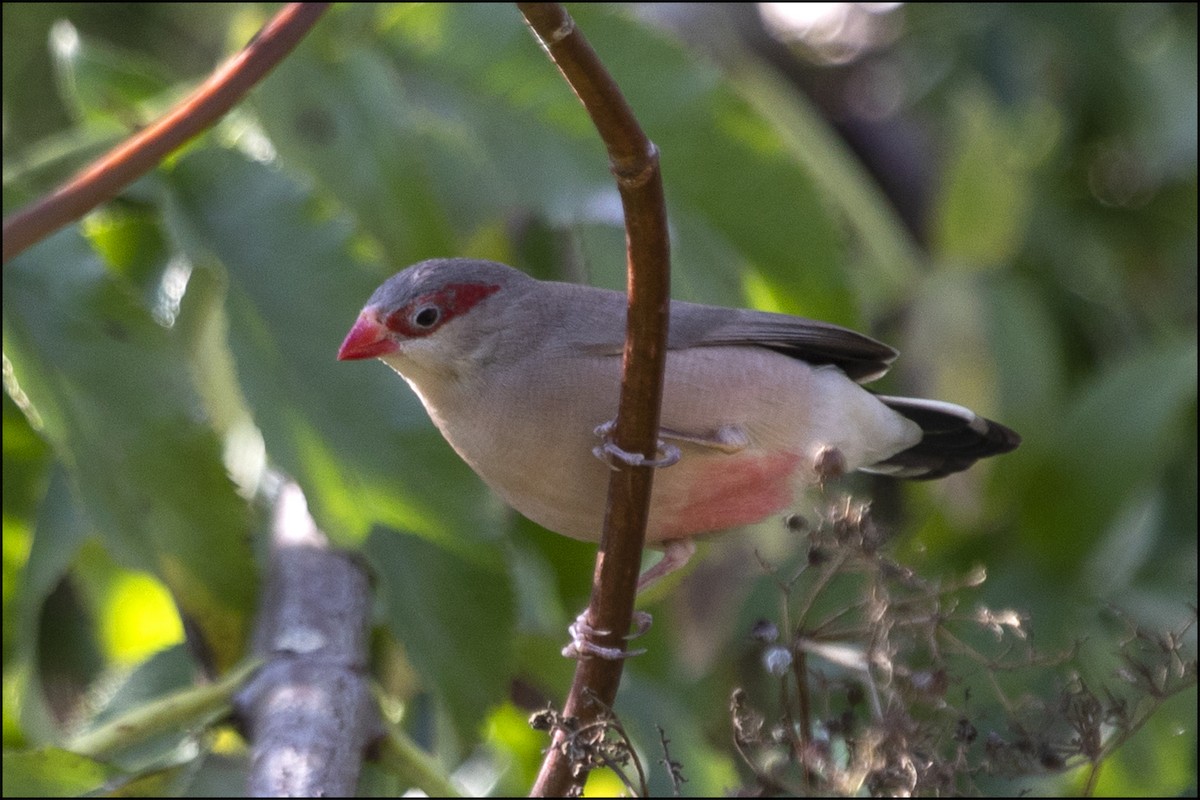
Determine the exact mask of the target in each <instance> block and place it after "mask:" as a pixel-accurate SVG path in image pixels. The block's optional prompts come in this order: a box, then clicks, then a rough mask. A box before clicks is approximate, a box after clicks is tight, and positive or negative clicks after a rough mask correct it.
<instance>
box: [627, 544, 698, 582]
mask: <svg viewBox="0 0 1200 800" xmlns="http://www.w3.org/2000/svg"><path fill="white" fill-rule="evenodd" d="M662 544H663V557H662V558H660V559H659V560H658V563H657V564H655V565H654V566H652V567H650V568H649V569H647V570H646V571H645V572H643V573H642V574H641V576H640V577H639V578H638V585H637V591H638V594H641V593H642V592H644V591H646V590H647V589H649V588H650V587H651V586H653V585H654V584H656V583H658V582H659V581H661V580H662V579H663V578H665V577H667V576H668V575H670V574H671V573H672V572H674V571H675V570H677V569H679V568H680V567H682V566H684V565H685V564H687V563H688V561H690V560H691V559H692V556H694V555H695V554H696V543H695V542H693V541H692V540H691V539H668V540H667V541H665V542H663V543H662Z"/></svg>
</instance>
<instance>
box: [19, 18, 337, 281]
mask: <svg viewBox="0 0 1200 800" xmlns="http://www.w3.org/2000/svg"><path fill="white" fill-rule="evenodd" d="M329 5H330V4H329V3H291V4H289V5H287V6H284V7H283V8H282V9H280V11H279V13H278V14H276V15H275V17H274V18H273V19H272V20H271V21H270V22H268V23H267V24H266V25H264V26H263V28H262V30H260V31H259V32H258V33H257V34H256V35H255V37H254V38H253V39H252V40H251V41H250V43H249V44H247V45H246V47H244V48H243V49H242V51H241V52H240V53H238V54H237V55H235V56H234V57H232V58H230V59H229V60H228V61H226V62H225V63H224V64H223V65H222V66H220V67H219V68H218V69H217V70H216V72H214V73H213V74H212V75H211V76H210V77H209V78H208V80H207V81H205V82H204V83H203V85H201V86H200V88H199V89H197V90H196V91H195V92H193V93H192V94H191V95H189V96H188V97H187V98H186V99H184V100H183V101H182V102H181V103H180V104H179V105H177V106H175V108H173V109H172V110H171V111H169V112H168V113H167V114H166V116H164V117H162V118H161V119H159V120H158V121H157V122H155V123H153V124H151V125H150V126H149V127H147V128H145V129H143V130H141V131H139V132H138V133H135V134H134V135H133V136H130V137H129V138H128V139H126V140H125V141H123V142H122V143H121V144H119V145H117V146H116V147H114V148H113V149H112V150H110V151H109V152H108V153H106V154H105V155H103V156H101V157H100V158H99V159H97V160H96V161H94V162H92V164H90V165H89V166H88V167H86V168H85V169H84V170H83V171H82V172H80V173H78V174H77V175H75V177H73V178H71V179H70V180H69V181H67V182H66V183H64V184H63V185H62V186H60V187H58V188H57V189H55V190H54V191H53V192H51V193H50V194H48V195H45V196H44V197H42V198H41V199H40V200H37V201H36V202H34V203H33V204H32V205H29V206H26V207H25V208H23V209H21V210H20V211H18V212H16V213H15V214H12V215H11V216H9V217H8V218H7V219H5V220H4V263H5V264H7V263H8V261H9V260H10V259H11V258H13V257H14V256H16V255H18V254H19V253H21V252H22V251H24V250H25V248H27V247H29V246H30V245H33V244H35V243H37V242H39V241H41V240H42V239H43V238H45V237H46V236H49V235H50V234H51V233H53V232H54V231H56V230H58V229H59V228H61V227H62V226H63V225H66V224H67V223H69V222H71V221H73V220H76V219H79V218H80V217H82V216H83V215H84V214H86V213H87V212H88V211H90V210H92V209H93V208H95V207H96V206H98V205H100V204H101V203H103V202H105V201H108V200H111V199H112V198H114V197H116V196H117V193H118V192H120V191H121V190H122V189H124V188H125V187H126V186H128V185H129V184H131V183H133V182H134V181H135V180H137V179H138V178H140V177H141V176H142V175H144V174H145V173H147V172H149V171H150V170H151V169H153V168H154V167H155V165H157V164H158V163H159V162H160V161H161V160H162V159H163V158H164V157H165V156H166V155H167V154H168V153H170V152H171V151H172V150H174V149H176V148H177V147H179V146H181V145H182V144H184V143H185V142H187V141H188V140H189V139H191V138H192V137H194V136H196V135H198V134H199V133H201V132H202V131H204V130H205V129H206V128H208V127H209V126H211V125H212V124H213V123H215V122H216V121H217V120H219V119H220V118H221V117H222V116H224V115H225V113H226V112H228V111H229V109H231V108H233V106H234V105H235V104H237V103H238V101H240V100H241V99H242V97H243V96H244V95H245V94H246V92H248V91H250V89H251V88H253V87H254V86H255V84H257V83H258V82H259V81H261V80H262V79H263V78H264V77H265V76H266V74H267V73H268V72H270V71H271V70H272V69H273V68H274V67H275V65H276V64H278V63H279V62H280V61H282V60H283V58H284V57H285V56H287V54H288V53H290V52H291V51H292V49H293V48H295V46H296V45H297V44H298V43H299V42H300V40H301V39H303V38H304V35H305V34H306V33H308V31H309V29H310V28H312V26H313V25H314V24H315V23H316V21H317V19H319V18H320V16H321V15H322V14H324V13H325V10H326V9H327V8H328V7H329Z"/></svg>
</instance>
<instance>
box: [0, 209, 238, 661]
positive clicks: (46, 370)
mask: <svg viewBox="0 0 1200 800" xmlns="http://www.w3.org/2000/svg"><path fill="white" fill-rule="evenodd" d="M4 342H5V344H4V349H5V353H6V354H7V355H8V357H9V358H10V359H11V361H12V363H13V375H14V379H15V381H16V382H18V383H19V384H20V386H21V387H22V389H23V390H24V391H25V393H26V394H27V395H28V396H29V398H30V401H31V403H32V407H33V408H34V409H35V410H36V413H37V414H38V416H39V417H40V419H41V420H42V424H43V425H44V432H45V435H46V436H47V437H48V438H49V439H50V440H51V442H52V443H53V444H54V446H55V449H56V450H57V452H58V455H59V458H60V459H61V460H62V461H63V462H64V464H65V465H66V466H67V469H68V470H69V472H70V474H71V477H72V480H73V482H74V484H75V485H76V487H77V489H78V491H79V493H80V497H81V499H82V502H83V507H84V508H85V510H86V513H87V515H88V517H89V518H90V520H91V521H92V524H94V525H95V526H96V528H97V529H98V530H99V531H100V532H101V534H102V535H103V536H104V538H105V541H106V542H107V543H108V545H109V546H110V547H111V548H112V549H113V552H115V553H117V554H119V555H120V556H121V557H122V558H124V559H125V560H126V561H127V562H128V563H130V564H132V565H134V566H137V567H139V568H141V569H146V570H149V571H152V572H153V573H155V574H156V575H158V576H159V578H160V579H161V580H162V581H163V582H164V583H166V585H167V586H168V587H170V589H171V591H172V593H173V595H174V597H175V600H176V602H177V603H178V605H179V607H180V610H181V612H182V613H183V614H184V615H185V616H186V617H187V618H189V619H190V620H191V621H192V622H193V623H194V624H195V626H196V629H197V630H198V631H199V632H200V633H201V635H202V637H203V639H204V642H205V644H206V645H207V646H208V647H209V648H211V649H212V651H213V654H214V657H215V660H216V664H217V665H218V666H228V665H230V664H232V663H233V662H234V661H235V660H236V659H237V657H238V655H239V654H240V653H241V650H242V647H243V646H244V643H245V638H246V632H247V629H248V627H249V614H250V610H251V605H252V603H253V599H254V588H255V585H256V579H255V572H254V565H253V563H252V560H251V558H250V552H249V548H248V546H247V540H248V537H249V522H250V517H249V514H248V513H247V510H246V508H245V505H244V504H243V503H242V501H241V500H240V499H239V498H238V497H237V495H236V493H235V492H234V490H233V486H232V484H231V483H230V482H229V479H228V477H227V476H226V474H225V469H224V467H223V465H222V463H221V448H220V442H219V441H218V440H217V437H216V436H215V435H214V434H213V432H212V430H211V429H210V428H209V427H208V426H207V425H206V424H205V422H204V420H203V418H202V416H201V414H200V408H199V405H198V402H197V398H196V395H195V393H194V391H193V389H192V384H191V376H190V373H189V368H188V361H187V358H186V351H185V349H184V348H183V347H182V346H181V343H180V342H178V341H177V340H176V339H175V338H174V337H172V335H171V332H170V331H169V330H167V329H164V328H163V327H162V326H160V325H159V324H157V323H155V322H154V321H153V320H152V319H151V316H150V314H149V313H148V312H147V311H146V310H145V308H143V307H142V306H141V305H140V304H139V302H138V300H137V298H136V297H135V296H134V295H133V294H132V293H131V292H130V291H129V289H128V288H127V287H126V286H124V285H122V284H121V283H120V282H119V281H117V280H116V279H114V278H113V277H112V276H111V275H109V274H108V273H107V272H106V271H105V269H104V267H103V265H102V264H101V263H100V261H99V259H98V258H97V257H96V255H95V254H94V253H93V252H92V251H91V250H90V249H89V248H88V246H87V244H86V243H85V242H84V241H83V240H82V239H81V238H80V237H79V236H78V234H77V233H75V232H74V231H65V232H62V233H60V234H58V235H56V236H54V237H52V238H50V239H48V240H46V241H45V242H43V243H41V244H40V245H38V246H37V247H35V248H33V249H31V250H29V251H27V252H26V253H25V254H23V255H22V256H20V257H19V258H17V259H14V260H13V262H12V263H10V264H9V266H7V267H6V268H5V270H4Z"/></svg>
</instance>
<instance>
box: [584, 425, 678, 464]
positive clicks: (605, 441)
mask: <svg viewBox="0 0 1200 800" xmlns="http://www.w3.org/2000/svg"><path fill="white" fill-rule="evenodd" d="M616 427H617V423H616V421H615V420H609V421H608V422H605V423H604V424H603V425H598V426H596V430H595V431H594V433H595V434H596V435H597V436H599V437H600V444H598V445H596V446H595V447H593V448H592V455H594V456H595V457H596V458H598V459H600V460H601V461H603V462H604V463H605V464H608V466H609V467H610V468H611V469H616V468H617V465H616V464H615V463H613V462H614V461H619V462H621V463H622V464H625V465H627V466H630V467H669V466H671V465H672V464H674V463H676V462H677V461H679V459H680V457H681V454H680V452H679V448H678V447H676V446H675V445H673V444H670V443H669V442H664V441H663V440H662V439H659V440H658V449H657V450H656V451H655V453H654V458H646V456H644V455H642V454H641V453H631V452H629V451H628V450H622V449H621V448H620V447H617V443H616V442H614V441H613V440H612V434H613V430H614V429H615V428H616Z"/></svg>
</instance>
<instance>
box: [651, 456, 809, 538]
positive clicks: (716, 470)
mask: <svg viewBox="0 0 1200 800" xmlns="http://www.w3.org/2000/svg"><path fill="white" fill-rule="evenodd" d="M799 462H800V456H799V455H797V454H795V453H787V452H783V453H773V454H771V455H761V456H746V455H740V456H734V457H732V458H721V457H713V458H704V459H702V460H701V463H700V464H699V465H697V466H694V467H693V468H692V470H691V474H690V475H689V476H688V480H686V481H685V483H686V488H685V490H684V492H683V493H679V492H677V491H674V492H672V491H671V490H668V492H669V494H668V496H666V497H659V496H658V491H657V490H658V488H659V486H660V485H661V484H659V483H656V484H655V495H656V496H655V503H654V506H653V508H652V511H659V512H660V514H652V516H651V520H652V528H653V529H652V530H651V531H650V534H649V536H648V538H649V539H650V540H651V541H663V540H664V539H678V538H683V537H686V536H693V535H695V534H698V533H708V532H712V531H720V530H724V529H726V528H736V527H737V526H739V525H748V524H750V523H752V522H758V521H759V520H762V519H764V518H766V517H768V516H770V515H771V514H774V513H776V512H778V511H781V510H783V509H784V508H787V506H788V505H789V504H790V503H791V502H792V497H793V491H794V482H793V476H794V474H795V472H796V467H797V465H798V464H799ZM685 463H686V462H685ZM656 481H662V483H663V484H666V483H667V482H666V481H664V480H663V478H662V477H658V478H656ZM662 488H663V489H667V486H662ZM671 489H675V487H671ZM680 494H682V496H679V495H680ZM672 495H674V496H672ZM655 517H659V518H658V519H655Z"/></svg>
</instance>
